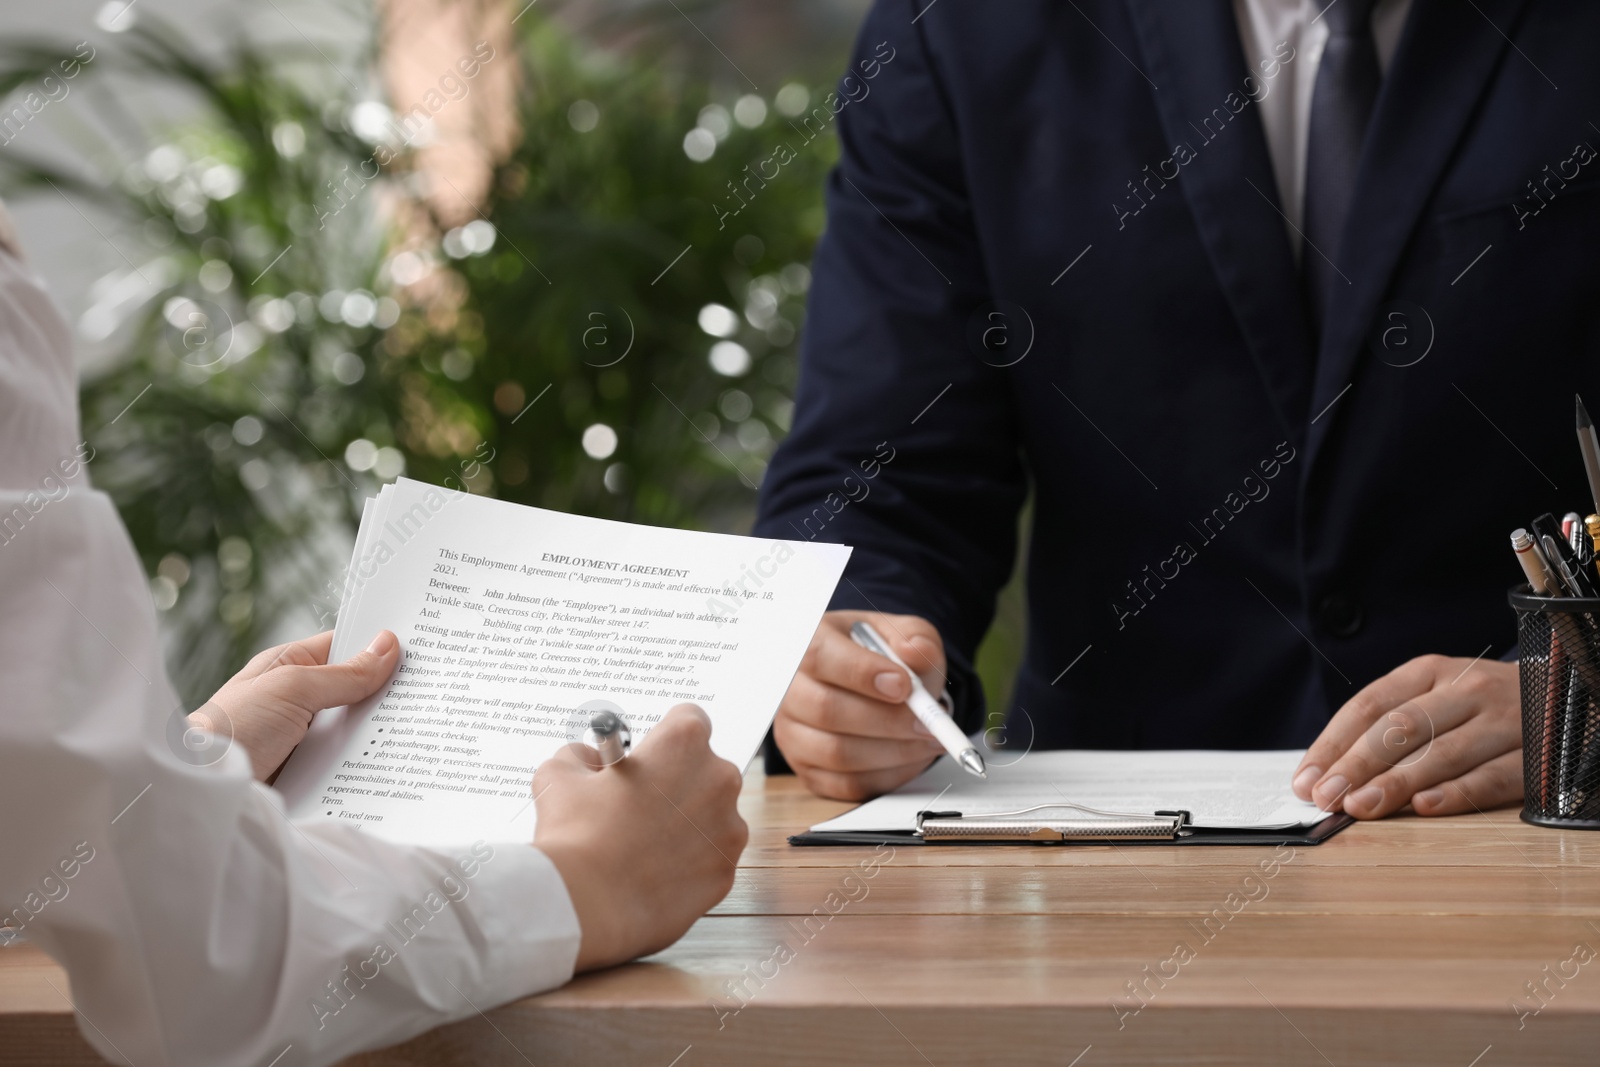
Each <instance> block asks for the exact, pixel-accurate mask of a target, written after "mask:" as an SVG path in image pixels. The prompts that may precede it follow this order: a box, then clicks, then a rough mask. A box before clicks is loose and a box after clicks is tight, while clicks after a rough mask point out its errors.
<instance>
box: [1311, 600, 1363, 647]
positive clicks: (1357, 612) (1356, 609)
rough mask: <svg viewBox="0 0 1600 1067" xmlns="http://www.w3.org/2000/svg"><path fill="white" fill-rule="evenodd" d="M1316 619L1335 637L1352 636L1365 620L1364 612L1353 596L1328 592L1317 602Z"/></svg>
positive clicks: (1357, 631)
mask: <svg viewBox="0 0 1600 1067" xmlns="http://www.w3.org/2000/svg"><path fill="white" fill-rule="evenodd" d="M1317 621H1318V622H1320V623H1321V624H1322V628H1323V629H1324V630H1326V631H1328V633H1330V634H1332V635H1333V636H1335V637H1354V636H1355V635H1356V634H1357V633H1359V632H1360V630H1361V624H1362V623H1363V622H1365V621H1366V614H1365V612H1363V611H1362V610H1361V605H1360V604H1359V603H1357V602H1356V599H1355V597H1352V596H1349V595H1347V594H1345V593H1329V594H1328V595H1327V596H1325V597H1323V598H1322V600H1321V601H1320V602H1319V603H1318V604H1317Z"/></svg>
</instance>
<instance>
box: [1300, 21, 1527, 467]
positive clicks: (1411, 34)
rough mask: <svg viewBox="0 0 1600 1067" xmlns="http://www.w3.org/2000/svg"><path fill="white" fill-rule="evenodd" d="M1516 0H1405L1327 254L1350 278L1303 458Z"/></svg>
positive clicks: (1332, 316)
mask: <svg viewBox="0 0 1600 1067" xmlns="http://www.w3.org/2000/svg"><path fill="white" fill-rule="evenodd" d="M1522 5H1523V0H1477V2H1476V3H1475V4H1463V3H1461V2H1460V0H1414V6H1413V7H1412V9H1411V14H1410V15H1409V16H1408V17H1407V20H1406V27H1405V31H1404V33H1403V34H1402V36H1401V40H1400V46H1399V48H1398V49H1397V50H1396V52H1395V56H1394V59H1393V61H1392V62H1391V64H1390V68H1389V72H1388V74H1387V75H1386V76H1385V77H1384V84H1383V89H1382V91H1381V92H1380V93H1379V96H1378V103H1377V107H1376V110H1375V111H1374V113H1373V116H1372V126H1371V127H1370V128H1369V130H1368V132H1367V140H1366V145H1365V147H1364V148H1363V149H1362V159H1361V166H1360V170H1359V171H1358V173H1357V177H1356V190H1355V195H1354V199H1353V201H1352V203H1351V206H1350V217H1349V218H1348V220H1347V221H1346V225H1345V233H1344V238H1343V243H1342V245H1341V247H1340V250H1339V252H1338V254H1337V255H1336V256H1334V261H1335V262H1336V263H1337V264H1338V267H1339V270H1340V272H1341V274H1342V275H1343V276H1344V277H1345V278H1348V279H1349V284H1340V282H1339V281H1337V280H1336V281H1335V284H1334V294H1333V298H1332V299H1331V300H1330V301H1329V304H1328V321H1327V322H1326V323H1325V324H1324V327H1323V333H1322V339H1321V342H1322V343H1321V346H1320V355H1319V357H1318V360H1317V375H1316V387H1315V389H1314V391H1313V396H1312V400H1311V408H1310V412H1309V413H1308V415H1307V417H1308V418H1315V419H1316V420H1317V421H1316V422H1315V423H1314V424H1312V426H1311V428H1310V433H1309V435H1308V440H1307V449H1308V453H1309V457H1310V459H1312V460H1314V459H1315V457H1316V453H1317V451H1318V449H1319V447H1320V445H1321V444H1322V442H1323V441H1324V440H1326V439H1327V436H1328V433H1329V427H1330V426H1332V425H1333V424H1334V423H1336V422H1337V421H1338V416H1339V410H1340V408H1341V407H1343V406H1346V405H1345V404H1339V405H1334V406H1333V407H1331V408H1330V407H1328V405H1330V404H1333V402H1334V401H1335V400H1337V399H1338V398H1339V397H1340V395H1341V394H1342V392H1343V391H1344V390H1345V388H1346V387H1348V386H1350V385H1351V383H1352V382H1353V381H1354V379H1355V378H1356V377H1357V376H1358V375H1359V372H1360V369H1361V367H1362V366H1365V365H1366V362H1367V360H1365V359H1364V358H1363V355H1362V354H1363V353H1365V352H1367V344H1366V340H1367V335H1368V332H1369V329H1370V327H1371V325H1372V323H1373V319H1374V316H1375V314H1376V313H1377V309H1378V303H1379V301H1380V300H1381V299H1382V298H1383V295H1384V292H1385V291H1386V290H1387V288H1388V286H1389V280H1390V278H1391V277H1392V276H1393V274H1394V270H1395V267H1396V265H1397V264H1398V263H1399V260H1400V255H1401V253H1402V251H1404V249H1405V246H1406V243H1407V241H1408V240H1410V237H1411V233H1412V231H1413V230H1414V229H1415V228H1416V224H1417V219H1418V217H1419V216H1420V215H1421V213H1422V210H1423V208H1424V207H1425V206H1426V205H1427V202H1428V199H1429V197H1430V196H1431V195H1432V193H1433V190H1434V189H1435V188H1436V186H1437V185H1438V182H1439V177H1440V175H1441V173H1442V172H1443V171H1444V168H1445V165H1446V163H1447V162H1448V161H1449V158H1450V154H1451V152H1452V151H1453V150H1454V148H1455V146H1456V144H1457V143H1458V142H1459V140H1460V139H1461V134H1462V131H1463V130H1464V129H1465V128H1466V125H1467V120H1468V118H1469V117H1470V116H1471V114H1472V112H1473V111H1474V109H1475V108H1476V107H1477V103H1478V100H1479V98H1480V97H1481V96H1482V94H1483V91H1484V88H1485V87H1486V86H1487V84H1488V82H1489V78H1490V75H1491V73H1492V72H1493V70H1494V68H1495V65H1496V62H1497V61H1498V60H1499V59H1500V57H1501V56H1502V55H1503V54H1504V53H1505V51H1506V48H1507V41H1506V36H1505V35H1506V34H1509V33H1511V32H1512V28H1513V24H1514V23H1515V21H1516V18H1517V15H1518V14H1519V13H1520V11H1521V9H1522ZM1323 251H1324V252H1330V253H1331V251H1332V250H1330V249H1323ZM1305 254H1307V255H1315V254H1316V253H1315V252H1312V251H1311V250H1310V249H1307V250H1306V253H1305ZM1399 295H1403V294H1399ZM1347 403H1348V401H1346V404H1347ZM1324 411H1326V417H1323V413H1324Z"/></svg>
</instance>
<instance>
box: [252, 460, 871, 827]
mask: <svg viewBox="0 0 1600 1067" xmlns="http://www.w3.org/2000/svg"><path fill="white" fill-rule="evenodd" d="M849 555H850V550H849V549H848V548H845V547H843V546H841V545H830V544H816V543H806V542H790V541H766V540H759V539H755V538H748V537H735V536H731V535H727V534H710V533H698V532H694V531H688V530H665V529H658V528H655V527H650V526H639V525H634V524H631V523H624V522H611V521H607V520H604V519H590V518H584V517H581V516H576V515H564V514H561V513H559V512H552V511H544V510H541V509H538V508H529V507H523V506H521V505H518V504H510V503H506V502H504V501H497V500H488V499H485V498H483V497H478V496H473V495H471V494H467V493H460V492H452V491H450V490H447V489H441V488H439V487H437V486H432V485H425V484H423V483H421V482H415V481H411V480H409V479H404V478H402V479H400V480H399V481H397V482H396V483H394V484H393V485H389V486H385V487H384V489H383V491H382V492H381V493H380V494H379V496H378V497H377V499H376V500H369V501H368V502H367V505H366V508H365V510H364V512H363V514H362V519H361V529H360V532H359V534H358V535H357V538H356V547H355V552H354V554H353V556H352V559H351V566H350V574H349V576H348V578H347V580H346V582H345V587H344V598H343V603H342V605H341V607H340V610H339V620H338V624H337V626H336V627H335V631H334V639H333V651H332V655H331V658H332V659H334V660H340V659H344V658H345V657H348V656H350V655H352V654H354V653H355V652H358V651H360V650H361V649H362V648H364V647H365V646H366V644H367V643H368V642H369V641H371V639H372V637H373V636H374V635H375V634H376V633H377V632H378V631H379V630H384V629H387V630H393V631H394V632H395V634H396V635H397V636H398V637H399V638H400V645H401V648H402V650H403V655H402V659H401V664H400V668H399V670H398V672H397V673H396V675H395V677H394V678H393V679H392V680H391V681H390V683H389V684H388V685H387V686H385V687H384V689H383V690H382V691H380V692H379V693H378V694H377V695H375V696H374V697H373V698H372V699H370V700H368V701H366V702H364V703H362V704H360V705H357V706H353V707H351V708H348V709H345V708H339V709H333V710H330V711H326V712H323V713H321V714H320V715H318V716H317V718H316V720H315V721H314V722H313V724H312V727H311V731H310V733H308V735H307V736H306V739H305V740H304V741H303V742H302V743H301V745H300V747H299V748H298V749H296V751H295V754H294V755H293V756H292V757H291V758H290V761H289V763H288V765H287V766H286V767H285V768H284V771H283V774H282V775H281V776H280V777H279V780H278V788H279V789H280V790H281V791H282V792H283V793H284V794H285V796H286V797H288V799H289V804H290V814H291V815H292V816H294V817H297V818H319V819H329V820H335V819H336V820H341V821H345V822H349V823H351V824H353V825H359V826H361V827H363V828H365V829H367V830H370V831H372V832H373V833H376V834H378V835H380V836H383V837H388V838H391V839H394V840H401V841H407V842H412V843H417V844H448V843H456V842H462V841H472V840H476V839H479V838H482V839H486V840H490V841H501V840H507V841H511V840H519V841H526V840H528V839H529V838H530V837H531V835H532V832H533V823H534V807H533V805H532V803H531V795H530V780H531V778H532V775H533V771H534V769H535V768H536V767H537V766H538V765H539V764H540V763H541V762H543V761H544V760H545V759H547V758H548V757H549V756H550V755H551V754H552V753H554V752H555V751H556V750H557V749H558V748H559V747H560V746H562V745H563V744H566V743H567V742H568V741H570V740H573V739H575V738H576V736H577V730H578V728H579V725H578V724H580V723H581V722H586V721H587V716H584V715H580V714H579V713H578V711H577V709H578V707H579V705H581V704H584V703H586V702H588V701H591V700H595V699H605V700H610V701H612V702H613V703H614V704H616V705H617V706H619V707H620V708H621V709H622V712H623V716H624V718H625V719H626V721H627V722H628V724H629V726H630V727H631V729H632V733H633V740H634V743H635V744H637V743H638V742H639V741H640V740H642V738H643V737H644V736H645V735H646V734H648V733H649V730H650V727H651V726H652V725H653V724H654V723H656V722H658V721H659V720H660V719H661V717H662V716H663V715H664V714H665V713H666V711H667V710H668V709H669V708H671V707H672V706H673V705H674V704H678V703H681V702H684V701H690V702H693V703H696V704H699V705H700V706H701V707H703V708H704V709H705V710H706V712H707V713H708V714H709V715H710V717H711V721H712V737H711V747H712V749H713V750H714V751H715V752H716V753H717V755H719V756H722V757H723V758H724V759H728V760H731V761H732V762H733V763H735V764H737V765H738V766H740V767H743V766H745V764H747V763H748V762H749V761H750V760H751V758H752V757H753V756H754V755H755V754H756V751H757V750H758V749H759V748H760V745H761V739H762V738H763V737H764V736H765V734H766V731H767V728H768V727H769V726H770V725H771V722H772V717H773V715H774V713H775V712H776V711H777V707H778V702H779V701H780V700H781V699H782V698H783V694H784V691H785V690H786V689H787V688H788V685H789V681H790V679H791V678H792V677H793V675H794V672H795V670H796V669H797V668H798V667H799V665H800V659H801V656H802V655H803V654H804V653H805V649H806V646H807V644H808V643H809V641H810V639H811V635H812V633H813V632H814V631H815V629H816V626H817V622H818V620H819V619H820V618H821V615H822V612H823V610H824V609H825V608H826V607H827V604H828V600H829V599H830V597H831V596H832V595H833V589H834V586H835V585H836V584H837V582H838V580H839V576H840V574H841V573H843V570H844V565H845V562H846V560H847V559H849Z"/></svg>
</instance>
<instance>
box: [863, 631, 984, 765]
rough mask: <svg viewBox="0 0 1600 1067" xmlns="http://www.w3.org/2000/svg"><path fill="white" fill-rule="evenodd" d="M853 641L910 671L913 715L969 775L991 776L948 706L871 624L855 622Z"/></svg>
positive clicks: (910, 698) (907, 671) (908, 701)
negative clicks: (936, 697) (924, 683)
mask: <svg viewBox="0 0 1600 1067" xmlns="http://www.w3.org/2000/svg"><path fill="white" fill-rule="evenodd" d="M850 639H851V640H852V641H854V642H855V643H856V644H858V645H860V646H861V647H862V648H864V649H866V650H867V651H869V652H876V653H877V654H878V655H880V656H883V657H884V658H885V659H887V660H889V661H890V662H891V663H893V664H894V665H895V666H897V667H899V668H900V669H901V670H903V671H905V672H906V675H907V676H908V677H910V679H911V696H910V697H909V698H908V699H907V700H906V704H907V706H909V707H910V708H911V712H912V714H914V715H916V717H917V720H918V721H919V722H921V723H922V725H924V726H926V727H927V728H928V730H929V731H930V732H931V733H932V734H933V736H934V738H935V739H936V740H937V741H938V742H939V743H940V744H941V745H943V746H944V750H945V751H946V752H948V753H950V758H951V759H953V760H955V761H956V762H957V763H959V764H960V765H961V766H962V767H964V768H965V769H966V770H967V771H968V772H969V773H971V774H975V775H977V776H978V777H979V778H987V777H989V774H988V772H987V771H986V770H984V766H983V757H982V756H980V755H979V754H978V750H977V748H975V747H974V746H973V744H972V742H971V741H970V740H969V739H968V738H967V735H966V734H964V733H962V732H961V727H959V726H957V725H956V723H955V720H954V719H952V718H951V717H950V714H949V712H947V711H945V710H944V705H942V704H940V703H939V702H938V701H937V700H935V699H934V697H933V694H932V693H930V692H928V689H927V687H926V686H924V685H923V684H922V679H920V678H918V677H917V672H916V671H914V670H912V669H911V668H910V667H908V666H906V664H905V661H904V660H902V659H901V658H900V657H899V656H897V655H895V654H894V650H893V649H891V648H890V647H889V642H887V641H885V640H884V639H883V638H882V637H881V636H880V635H879V634H878V631H877V630H874V629H873V628H872V624H871V623H868V622H854V623H851V624H850Z"/></svg>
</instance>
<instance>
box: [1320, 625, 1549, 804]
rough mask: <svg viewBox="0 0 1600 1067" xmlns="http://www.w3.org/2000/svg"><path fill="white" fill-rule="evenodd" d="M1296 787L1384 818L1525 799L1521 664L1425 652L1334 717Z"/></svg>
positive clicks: (1355, 698) (1324, 801) (1322, 802)
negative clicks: (1408, 809) (1409, 810)
mask: <svg viewBox="0 0 1600 1067" xmlns="http://www.w3.org/2000/svg"><path fill="white" fill-rule="evenodd" d="M1294 792H1295V795H1296V796H1298V797H1300V799H1302V800H1312V801H1315V802H1316V803H1317V804H1318V805H1319V806H1321V807H1322V808H1323V809H1324V810H1328V811H1337V810H1339V809H1340V808H1341V807H1342V808H1343V809H1344V810H1345V811H1346V812H1348V813H1349V814H1351V815H1354V816H1355V817H1356V818H1358V819H1379V818H1382V817H1383V816H1385V815H1388V814H1390V813H1391V812H1395V811H1398V810H1399V809H1400V808H1402V807H1404V806H1405V805H1406V804H1408V803H1409V804H1410V805H1411V807H1412V808H1413V809H1414V810H1415V811H1416V813H1417V814H1418V815H1457V814H1460V813H1462V812H1469V811H1475V810H1481V809H1488V808H1493V807H1498V806H1500V805H1502V804H1507V803H1510V802H1511V801H1514V800H1518V799H1520V798H1521V797H1522V712H1521V697H1520V691H1519V688H1518V681H1517V665H1516V664H1515V663H1497V662H1494V661H1487V662H1486V661H1483V660H1477V661H1473V660H1468V659H1453V658H1450V657H1447V656H1421V657H1418V658H1417V659H1414V660H1412V661H1410V662H1409V663H1406V664H1403V665H1401V666H1400V667H1398V668H1396V669H1395V670H1393V671H1391V672H1389V673H1388V674H1386V675H1384V676H1383V677H1382V678H1379V679H1378V680H1377V681H1375V682H1373V683H1372V684H1371V685H1369V686H1367V687H1366V688H1365V689H1363V690H1361V692H1359V693H1357V694H1356V695H1355V696H1354V697H1352V698H1351V699H1350V702H1349V703H1347V704H1345V706H1344V707H1342V708H1340V709H1339V713H1338V714H1337V715H1335V716H1334V717H1333V719H1332V720H1331V721H1329V723H1328V726H1327V728H1326V729H1324V730H1323V731H1322V736H1321V737H1319V738H1317V741H1316V744H1314V745H1312V746H1311V748H1310V749H1309V750H1308V751H1307V752H1306V755H1305V758H1304V759H1302V760H1301V761H1300V767H1299V769H1298V770H1296V771H1295V777H1294Z"/></svg>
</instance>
